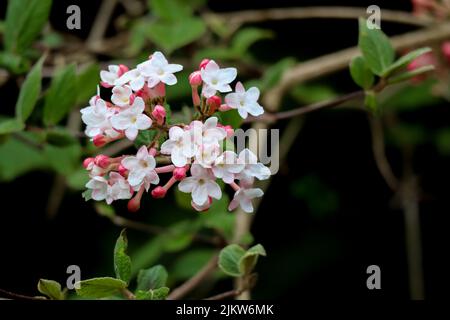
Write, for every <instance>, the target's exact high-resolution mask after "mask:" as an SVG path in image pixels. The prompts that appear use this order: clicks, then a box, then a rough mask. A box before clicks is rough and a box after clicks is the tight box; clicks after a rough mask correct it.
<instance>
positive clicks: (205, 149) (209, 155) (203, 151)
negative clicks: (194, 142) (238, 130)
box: [195, 144, 221, 168]
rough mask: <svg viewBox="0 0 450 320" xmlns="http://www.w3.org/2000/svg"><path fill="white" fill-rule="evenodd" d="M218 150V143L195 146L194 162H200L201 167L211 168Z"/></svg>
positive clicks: (217, 155)
mask: <svg viewBox="0 0 450 320" xmlns="http://www.w3.org/2000/svg"><path fill="white" fill-rule="evenodd" d="M220 152H221V150H220V146H219V145H218V144H203V145H201V146H199V147H198V148H197V153H196V154H195V163H198V164H200V165H201V166H202V167H203V168H211V167H212V166H213V164H214V162H215V161H216V159H217V157H219V155H220Z"/></svg>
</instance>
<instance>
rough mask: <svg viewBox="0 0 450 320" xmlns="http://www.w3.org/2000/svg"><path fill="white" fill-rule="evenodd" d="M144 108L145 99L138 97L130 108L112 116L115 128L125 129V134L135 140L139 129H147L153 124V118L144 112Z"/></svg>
mask: <svg viewBox="0 0 450 320" xmlns="http://www.w3.org/2000/svg"><path fill="white" fill-rule="evenodd" d="M144 109H145V103H144V100H143V99H142V98H141V97H137V98H136V99H134V102H133V104H132V105H131V106H130V108H128V109H126V110H123V111H121V112H119V113H118V114H116V115H114V116H113V117H111V123H112V125H113V127H114V128H115V129H117V130H125V136H126V137H127V138H128V139H130V140H132V141H133V140H134V139H136V137H137V135H138V132H139V130H145V129H148V128H150V127H151V126H152V119H150V118H149V117H148V116H147V115H145V114H143V113H142V112H143V111H144Z"/></svg>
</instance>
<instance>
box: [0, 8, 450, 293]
mask: <svg viewBox="0 0 450 320" xmlns="http://www.w3.org/2000/svg"><path fill="white" fill-rule="evenodd" d="M319 2H320V3H319ZM377 2H379V5H380V6H381V7H382V8H391V9H396V10H402V11H411V4H410V2H409V1H396V2H395V3H392V2H389V1H377ZM7 4H10V5H9V6H7ZM71 4H77V5H79V7H80V8H81V29H80V30H68V29H67V27H66V19H67V17H68V16H69V14H67V13H66V8H67V7H68V6H69V5H71ZM370 4H372V3H371V2H370V1H340V3H339V4H336V3H335V2H333V1H302V2H301V3H299V2H298V1H280V2H277V3H272V6H273V5H275V6H279V7H286V8H289V7H292V6H296V7H298V6H300V7H301V6H311V5H324V6H325V5H334V6H336V5H343V6H350V5H355V6H359V7H367V6H368V5H370ZM377 4H378V3H377ZM272 6H270V4H263V3H261V2H260V1H245V2H242V1H241V2H232V1H230V2H226V3H225V2H223V1H206V0H193V1H188V0H170V1H168V0H149V1H141V0H130V1H100V0H95V1H94V0H93V1H90V2H82V1H65V0H63V1H53V3H52V1H50V0H40V1H37V0H30V1H25V0H15V1H14V0H13V1H8V2H6V1H3V2H2V3H1V4H0V12H1V13H2V14H1V15H0V19H1V21H0V34H1V37H2V47H1V51H0V85H1V86H0V97H1V100H0V101H1V110H0V114H1V115H0V181H1V184H0V190H1V194H2V202H3V206H2V209H1V215H2V218H1V219H2V220H1V221H2V222H1V225H2V230H3V231H2V234H1V236H0V239H1V241H2V243H3V244H4V247H5V249H4V251H3V254H2V262H3V261H5V262H6V263H2V267H1V270H2V272H1V275H0V286H1V287H5V288H10V289H11V291H19V292H20V291H22V292H28V293H30V294H32V293H34V292H35V289H34V288H35V284H36V283H37V279H39V278H40V277H47V278H54V279H56V280H60V281H61V282H62V283H64V282H65V280H64V279H65V277H66V275H65V268H66V267H67V266H68V265H70V264H77V265H80V267H81V270H82V272H83V274H82V277H83V278H88V277H90V276H98V275H99V274H108V273H111V272H112V270H111V269H112V268H111V263H110V262H111V252H112V246H113V243H114V241H115V239H116V237H117V235H118V233H119V230H120V227H122V226H124V225H127V224H129V223H130V221H131V225H132V227H131V229H137V230H129V231H130V232H129V244H130V252H131V256H132V260H133V271H132V272H133V274H136V272H137V271H138V270H139V269H140V268H146V267H149V266H152V265H155V264H163V265H165V266H166V267H167V269H168V271H169V286H171V287H173V286H174V285H175V284H177V283H179V282H180V281H183V280H186V279H188V278H189V277H191V276H192V275H193V274H195V273H196V272H197V271H198V270H199V269H200V268H201V267H202V266H203V265H204V264H205V263H206V262H207V261H208V260H209V259H210V258H211V257H212V256H213V254H214V253H215V252H216V250H217V243H216V242H215V241H216V240H217V239H216V233H217V232H219V233H220V234H221V236H223V237H224V238H225V239H228V240H230V239H231V238H232V237H233V228H234V225H235V215H233V214H230V213H228V212H227V210H226V206H227V203H228V196H225V197H223V198H222V200H221V201H218V202H217V203H215V204H214V205H213V207H212V208H211V209H210V210H209V212H208V213H205V214H203V213H200V214H199V213H195V212H193V211H192V210H191V208H190V204H189V199H188V198H186V195H185V194H182V193H179V192H176V191H175V192H173V193H172V194H170V195H169V196H168V198H166V199H165V200H164V201H156V200H154V199H150V197H146V199H145V201H144V203H143V206H142V208H141V210H140V211H139V212H138V213H134V214H131V213H128V212H126V207H125V206H126V204H123V203H122V204H121V203H118V204H117V205H116V204H115V205H114V206H113V207H110V206H106V205H104V204H102V203H92V202H87V203H85V202H84V200H83V199H82V197H81V192H82V190H83V189H84V184H85V183H86V181H87V175H86V173H85V170H83V168H82V166H81V163H82V159H84V158H85V157H87V156H91V155H93V154H97V153H99V151H98V150H96V149H95V148H94V147H93V146H92V144H91V143H90V142H89V141H87V139H86V138H84V137H83V133H82V126H81V124H80V117H79V109H80V108H82V107H84V106H86V105H87V104H88V100H89V98H90V97H91V96H92V95H94V94H95V92H96V85H97V83H98V82H99V76H98V74H99V70H101V69H105V68H106V67H107V66H108V65H109V64H114V63H123V64H126V65H128V66H133V65H135V64H136V63H138V62H140V61H142V60H144V59H146V58H147V57H148V55H149V54H150V53H151V52H153V51H155V50H161V51H163V52H164V53H165V54H166V55H168V56H170V59H171V61H174V62H175V63H181V64H183V65H184V66H185V69H184V70H183V72H181V73H180V74H179V76H178V79H179V83H178V84H177V85H176V86H173V87H170V88H168V90H167V96H168V101H169V103H170V106H171V109H172V110H173V112H174V116H177V115H178V116H182V114H183V112H186V110H187V109H186V107H188V106H189V104H190V90H191V89H190V86H189V83H188V81H187V76H188V75H189V74H190V72H192V71H194V70H195V69H196V67H197V65H198V63H199V61H200V60H201V59H203V58H206V57H208V58H212V59H216V60H217V61H220V63H221V64H223V65H227V66H228V65H229V66H231V65H233V66H236V67H237V68H238V71H239V78H240V79H242V80H243V81H244V84H245V86H248V85H252V86H257V87H259V88H260V90H261V92H262V94H263V95H264V94H265V93H266V92H268V91H269V90H270V89H272V88H274V87H275V86H276V85H277V84H278V83H279V81H280V79H281V77H282V75H283V73H284V72H286V71H287V70H289V69H291V68H293V67H294V66H296V65H297V64H298V63H301V62H302V61H306V60H308V59H311V58H315V57H317V56H320V55H323V54H327V53H331V52H333V51H336V50H340V49H344V48H347V47H351V46H355V45H356V43H357V34H358V28H357V20H356V17H355V19H353V20H333V19H329V20H322V19H321V20H315V19H305V20H295V19H286V20H281V21H260V22H257V23H244V24H240V23H238V22H236V20H233V19H231V18H230V15H229V13H228V15H226V13H227V12H239V11H242V10H262V9H265V8H266V7H267V8H268V7H272ZM7 8H8V9H7ZM415 28H417V27H412V26H405V25H402V24H397V23H388V22H383V29H384V30H385V31H386V33H387V34H389V35H395V34H400V33H404V32H408V31H411V30H414V29H415ZM446 68H447V67H443V69H442V70H443V72H442V73H443V74H445V76H439V77H437V76H431V77H430V78H428V79H427V80H425V81H422V82H420V83H406V84H401V85H397V86H393V87H392V88H389V90H386V92H383V94H381V95H380V97H379V101H380V105H381V108H382V112H383V115H382V118H383V119H384V120H385V137H386V139H385V142H386V144H387V147H386V150H387V157H388V158H389V160H390V161H391V163H392V167H393V169H394V171H395V172H397V173H398V175H401V174H402V170H403V169H402V150H403V149H404V148H405V146H407V148H408V150H409V149H412V150H414V151H413V153H414V156H415V160H414V162H413V166H414V169H415V171H416V172H417V175H418V176H419V178H420V181H421V188H422V190H423V194H424V199H423V203H422V204H421V209H422V211H421V212H422V216H421V219H422V226H423V238H424V243H423V246H424V252H425V256H424V261H425V265H424V268H425V279H426V281H425V283H426V292H427V295H428V296H439V295H440V293H441V290H443V288H445V286H444V284H443V283H441V282H440V278H439V275H440V274H443V273H441V271H442V270H444V269H445V264H444V265H443V264H441V263H440V261H441V258H442V255H444V253H443V251H439V250H438V249H437V248H438V247H439V246H441V245H442V244H443V243H445V241H447V243H448V236H445V239H442V238H441V237H442V236H443V235H444V234H445V231H444V232H441V230H442V231H443V225H444V224H443V220H444V219H445V217H444V213H447V212H448V210H449V204H448V201H446V199H447V196H448V195H447V193H448V187H447V182H446V181H447V179H448V178H449V175H450V174H449V173H450V172H449V171H448V169H447V163H448V160H449V158H448V157H449V156H450V123H449V119H450V118H449V117H450V112H449V109H448V99H449V98H450V95H449V90H448V89H449V88H448V68H447V69H446ZM41 77H42V82H41V80H40V79H41ZM38 83H39V84H38ZM27 84H28V85H29V86H30V87H33V88H37V89H36V90H35V92H31V93H30V91H33V90H25V89H24V88H26V86H27ZM356 89H357V87H356V85H355V84H354V83H353V82H352V80H351V77H350V75H349V72H348V70H346V69H344V70H340V71H338V72H335V73H333V74H331V75H327V76H324V77H321V78H318V79H312V80H310V81H307V82H304V83H299V84H296V85H294V86H293V87H292V88H291V89H290V90H289V91H288V92H287V93H286V95H285V96H283V99H282V104H281V110H288V109H292V108H296V107H299V106H301V105H306V104H310V103H314V102H318V101H323V100H326V99H331V98H334V97H337V96H338V95H340V94H343V93H347V92H351V91H354V90H356ZM104 91H105V89H103V88H102V89H101V93H102V94H104V93H105V92H104ZM362 110H363V107H362V102H361V101H354V102H351V103H347V104H346V105H344V106H343V107H342V108H339V109H336V110H327V111H321V112H318V113H315V114H311V115H308V116H307V117H305V118H304V119H303V120H302V121H301V122H298V123H297V124H296V125H295V124H294V125H295V126H296V127H298V131H299V133H298V135H297V136H296V138H295V140H294V142H293V144H292V147H291V148H290V150H289V153H288V156H287V158H286V161H285V163H284V164H283V165H282V166H281V168H280V171H279V173H278V174H277V175H276V176H275V177H274V178H273V181H272V183H271V186H270V187H269V189H268V191H267V195H266V196H265V198H264V200H263V201H262V205H261V207H260V209H259V211H258V213H257V215H256V216H255V220H254V224H253V227H252V234H250V233H249V234H247V235H246V236H245V238H244V243H245V244H250V243H253V241H254V240H255V241H256V242H258V243H262V244H263V245H264V246H265V247H266V250H267V252H268V258H267V259H263V260H261V262H260V267H259V268H258V271H259V276H260V277H259V282H258V284H257V286H256V288H255V290H254V297H255V298H288V297H292V296H305V297H306V296H312V297H323V296H326V297H335V296H336V294H339V295H340V296H342V295H344V296H351V297H358V296H361V295H363V296H364V295H366V296H377V295H381V296H387V297H399V296H400V297H407V296H408V293H407V292H408V284H407V271H406V270H407V268H406V257H405V249H404V229H403V222H402V219H403V218H402V215H401V210H400V209H399V206H398V203H397V202H398V201H397V202H396V198H395V195H394V196H393V195H392V193H391V191H390V190H389V188H388V187H387V186H386V184H385V183H384V181H383V180H382V178H381V177H380V175H379V173H378V171H377V168H376V165H375V162H374V159H373V155H372V140H371V139H372V138H371V134H370V129H369V122H368V120H367V119H368V118H367V115H366V113H365V112H364V111H362ZM275 127H277V128H280V129H281V131H282V133H283V132H284V131H285V130H287V126H286V122H280V123H278V124H276V125H275ZM125 147H127V146H126V145H125V146H123V145H111V146H106V147H105V148H104V150H101V152H103V153H105V154H108V153H111V154H112V153H114V152H115V150H117V148H125ZM129 147H130V148H129V150H130V153H132V152H134V151H132V150H133V147H132V146H129ZM114 225H116V226H114ZM370 264H378V265H380V266H381V269H382V271H383V291H382V293H377V292H368V291H367V290H366V288H365V279H366V274H365V268H366V267H367V266H368V265H370ZM230 283H231V281H230V280H228V279H225V278H224V274H223V273H221V272H220V271H217V274H216V276H215V277H214V278H212V279H210V280H209V281H207V282H205V283H204V284H203V285H202V286H201V287H200V288H198V289H197V290H196V291H195V292H194V294H193V295H192V297H202V296H205V295H207V293H208V292H209V293H211V292H220V291H224V290H227V288H229V287H230V286H231V284H230Z"/></svg>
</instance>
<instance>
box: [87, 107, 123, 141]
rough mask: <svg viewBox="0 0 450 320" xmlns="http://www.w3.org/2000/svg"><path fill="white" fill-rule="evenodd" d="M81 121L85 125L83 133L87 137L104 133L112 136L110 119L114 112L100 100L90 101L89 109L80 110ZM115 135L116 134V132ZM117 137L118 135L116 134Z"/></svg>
mask: <svg viewBox="0 0 450 320" xmlns="http://www.w3.org/2000/svg"><path fill="white" fill-rule="evenodd" d="M80 112H81V119H82V120H83V122H84V123H85V124H86V130H85V133H86V135H87V136H89V137H95V136H96V135H99V134H103V133H104V132H105V131H106V132H108V133H109V134H110V135H114V132H113V131H114V130H112V127H111V123H110V118H111V116H112V115H114V110H112V109H111V108H108V106H107V105H106V102H105V101H104V100H102V99H100V98H98V99H93V100H91V105H90V106H89V107H86V108H83V109H81V110H80ZM116 133H117V132H116ZM117 135H118V133H117Z"/></svg>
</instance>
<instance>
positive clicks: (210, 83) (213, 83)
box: [200, 60, 237, 98]
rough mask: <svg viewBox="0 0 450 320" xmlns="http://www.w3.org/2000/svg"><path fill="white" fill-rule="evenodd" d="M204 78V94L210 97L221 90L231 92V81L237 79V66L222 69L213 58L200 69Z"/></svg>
mask: <svg viewBox="0 0 450 320" xmlns="http://www.w3.org/2000/svg"><path fill="white" fill-rule="evenodd" d="M200 72H201V75H202V80H203V89H202V94H203V95H204V96H205V97H207V98H210V97H212V96H213V95H215V94H216V92H217V91H219V92H230V91H231V87H230V83H231V82H232V81H233V80H234V79H236V75H237V70H236V68H224V69H220V67H219V65H218V64H217V63H216V62H215V61H214V60H211V61H209V62H208V64H207V65H206V66H205V68H203V69H201V70H200Z"/></svg>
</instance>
